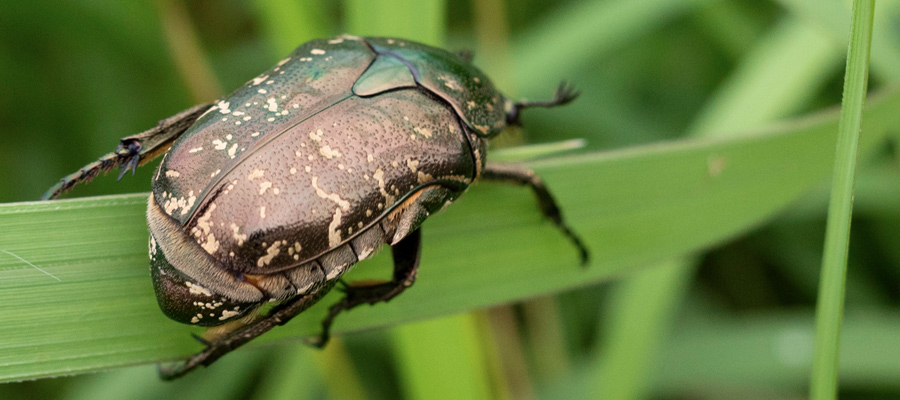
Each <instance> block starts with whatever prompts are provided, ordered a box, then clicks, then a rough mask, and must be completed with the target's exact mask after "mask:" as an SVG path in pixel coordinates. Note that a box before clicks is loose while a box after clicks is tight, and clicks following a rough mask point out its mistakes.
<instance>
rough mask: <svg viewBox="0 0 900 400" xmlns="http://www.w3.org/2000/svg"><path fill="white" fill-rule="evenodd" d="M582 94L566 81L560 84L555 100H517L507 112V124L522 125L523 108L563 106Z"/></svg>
mask: <svg viewBox="0 0 900 400" xmlns="http://www.w3.org/2000/svg"><path fill="white" fill-rule="evenodd" d="M579 94H581V93H580V92H578V91H577V90H575V88H574V87H573V86H571V85H569V84H567V83H565V82H562V83H560V84H559V86H558V87H557V88H556V94H555V95H554V96H553V100H550V101H517V102H515V103H513V104H512V107H510V109H509V110H508V111H507V112H506V124H507V125H520V123H519V115H520V114H521V112H522V110H524V109H526V108H533V107H541V108H550V107H556V106H561V105H563V104H567V103H569V102H571V101H572V100H575V98H577V97H578V95H579Z"/></svg>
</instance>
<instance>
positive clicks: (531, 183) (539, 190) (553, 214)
mask: <svg viewBox="0 0 900 400" xmlns="http://www.w3.org/2000/svg"><path fill="white" fill-rule="evenodd" d="M481 179H484V180H492V181H501V182H509V183H515V184H517V185H526V186H528V187H530V188H531V190H532V191H533V192H534V195H535V196H536V197H537V201H538V206H539V207H540V209H541V213H543V214H544V216H545V217H547V218H549V219H550V221H553V223H554V224H556V226H557V228H559V230H561V231H562V232H563V234H565V235H566V236H568V237H569V239H570V240H571V241H572V243H573V244H575V247H577V248H578V251H579V252H580V253H581V264H582V265H585V264H587V262H588V260H589V259H590V253H589V251H588V249H587V246H585V245H584V242H583V241H582V240H581V237H579V236H578V234H576V233H575V231H573V230H572V228H570V227H569V225H568V224H566V221H565V220H563V216H562V211H560V209H559V206H557V205H556V200H554V199H553V196H552V195H551V194H550V191H549V190H547V186H545V185H544V181H542V180H541V178H540V177H538V176H537V175H535V173H534V171H532V170H530V169H523V168H516V167H512V166H508V165H497V164H488V165H487V166H486V167H485V169H484V171H483V172H482V174H481Z"/></svg>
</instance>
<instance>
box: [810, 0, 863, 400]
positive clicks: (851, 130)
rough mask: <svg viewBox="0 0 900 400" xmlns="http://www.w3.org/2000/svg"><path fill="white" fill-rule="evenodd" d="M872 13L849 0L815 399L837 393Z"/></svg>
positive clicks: (819, 317)
mask: <svg viewBox="0 0 900 400" xmlns="http://www.w3.org/2000/svg"><path fill="white" fill-rule="evenodd" d="M874 15H875V0H855V1H854V3H853V23H852V25H851V28H850V48H849V50H848V54H847V71H846V74H845V77H844V100H843V104H842V106H841V118H840V125H839V127H838V141H837V150H836V154H835V162H834V176H833V178H832V179H833V180H832V190H831V201H830V203H829V206H828V224H827V226H826V229H825V251H824V254H823V256H822V277H821V281H820V284H819V297H818V301H817V302H816V347H815V358H814V360H813V370H812V376H811V378H810V394H811V397H812V398H813V399H817V400H825V399H834V398H836V397H837V371H838V351H839V349H840V338H841V319H842V318H843V314H844V287H845V279H846V274H847V251H848V246H849V242H850V216H851V213H852V210H853V184H854V178H855V176H856V159H857V154H858V152H859V149H858V147H859V132H860V126H861V125H862V117H863V105H864V104H865V99H866V85H867V84H868V78H869V46H870V44H871V42H872V20H873V18H874Z"/></svg>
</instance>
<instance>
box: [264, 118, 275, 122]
mask: <svg viewBox="0 0 900 400" xmlns="http://www.w3.org/2000/svg"><path fill="white" fill-rule="evenodd" d="M274 120H275V118H266V121H269V122H272V121H274Z"/></svg>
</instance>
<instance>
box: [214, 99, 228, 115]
mask: <svg viewBox="0 0 900 400" xmlns="http://www.w3.org/2000/svg"><path fill="white" fill-rule="evenodd" d="M230 105H231V103H229V102H227V101H220V102H219V103H218V104H216V107H218V108H219V112H220V113H222V114H228V113H230V112H231V110H229V109H228V107H229V106H230Z"/></svg>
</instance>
